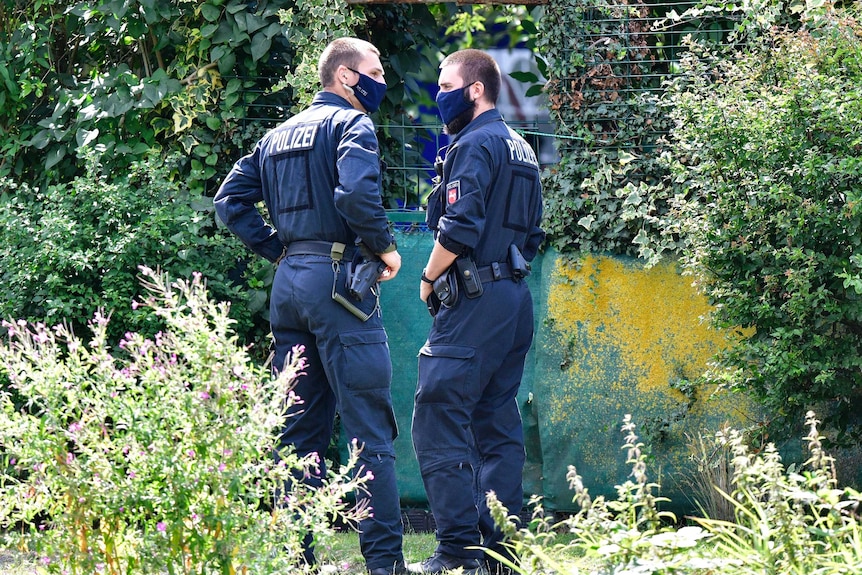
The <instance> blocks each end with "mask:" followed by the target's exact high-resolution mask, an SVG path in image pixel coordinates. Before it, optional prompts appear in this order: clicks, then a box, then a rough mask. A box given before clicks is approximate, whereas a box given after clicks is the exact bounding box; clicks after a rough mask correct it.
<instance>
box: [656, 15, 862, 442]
mask: <svg viewBox="0 0 862 575" xmlns="http://www.w3.org/2000/svg"><path fill="white" fill-rule="evenodd" d="M812 6H813V4H812ZM826 6H827V8H828V5H826ZM763 9H764V11H765V12H764V13H763V14H762V17H763V18H764V19H768V17H769V16H770V15H771V14H772V13H771V12H769V10H770V9H771V3H766V5H765V7H764V8H763ZM758 14H759V12H757V11H752V12H751V13H750V14H749V15H748V16H749V19H750V20H751V21H760V19H759V18H757V16H758ZM803 24H804V25H803V26H802V27H801V28H800V29H799V30H796V31H791V30H787V29H783V28H778V27H775V28H770V29H769V30H768V31H767V32H765V33H763V34H761V35H759V36H753V35H752V36H751V37H749V38H748V40H747V44H746V48H745V49H744V50H739V51H738V52H735V53H733V54H724V53H722V52H711V51H709V50H706V49H697V48H696V47H694V46H693V52H692V54H691V55H690V56H689V57H687V58H686V59H685V60H684V61H683V62H682V66H683V68H684V70H685V74H684V75H683V76H681V77H680V79H679V80H678V82H677V83H676V84H675V86H674V87H673V89H672V90H671V92H670V100H671V103H672V110H673V118H674V121H675V128H674V129H673V131H672V134H671V136H672V139H671V145H672V160H673V161H672V162H670V166H671V168H672V170H673V173H674V178H675V179H676V180H677V181H679V182H682V183H683V185H684V186H685V187H686V188H687V194H688V195H687V198H686V200H685V201H681V202H680V203H679V204H678V206H677V208H678V209H676V211H675V212H674V213H673V214H672V215H671V216H670V217H668V218H666V220H665V221H666V223H667V226H666V228H665V231H666V232H667V233H669V234H677V235H679V236H681V237H684V238H685V240H686V242H687V248H686V250H685V257H686V261H685V263H686V267H687V269H688V270H689V271H691V272H692V273H694V274H695V275H696V277H697V281H698V284H699V286H700V287H701V288H702V290H703V291H704V293H705V294H706V295H707V297H708V298H709V300H710V302H711V303H712V304H713V305H714V313H713V314H712V318H711V319H712V321H713V323H714V325H717V326H718V327H722V328H735V327H742V328H749V333H750V334H751V335H750V337H746V338H742V339H741V341H740V343H739V344H737V345H734V346H731V347H729V348H728V350H727V352H726V353H723V355H722V356H721V357H720V360H719V369H717V370H716V373H715V374H714V376H715V377H718V378H721V379H723V380H725V381H726V382H727V383H728V384H729V385H731V386H732V387H734V388H738V389H742V390H745V391H746V392H749V393H751V394H752V395H753V396H754V397H755V398H757V399H759V400H760V401H761V402H762V404H763V405H764V407H765V414H766V415H767V417H768V418H769V419H771V423H772V426H771V430H772V431H773V432H774V433H776V434H783V436H784V437H786V436H787V435H788V432H787V430H788V425H789V423H790V422H798V421H802V416H803V414H804V413H805V412H806V411H807V410H808V409H810V408H816V409H817V411H818V412H821V413H823V416H824V417H823V418H824V425H825V426H826V427H827V428H828V429H832V430H837V431H838V434H837V435H835V434H830V439H831V440H835V441H839V442H847V441H854V439H853V437H854V436H855V437H857V438H858V436H859V434H860V433H862V429H861V428H860V427H859V425H858V421H855V420H854V417H855V414H857V413H858V412H859V407H860V403H862V396H860V389H862V233H860V231H862V202H860V200H862V194H860V192H862V187H860V182H862V153H860V151H862V136H860V132H859V129H858V127H859V126H860V125H862V25H860V23H859V21H858V20H857V19H855V18H854V16H853V15H852V13H848V12H838V11H834V10H825V11H824V8H822V7H821V8H817V9H816V10H814V9H812V10H811V11H808V12H804V13H803ZM731 56H732V57H731ZM848 434H849V435H848Z"/></svg>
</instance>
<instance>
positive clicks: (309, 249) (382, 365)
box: [215, 38, 406, 575]
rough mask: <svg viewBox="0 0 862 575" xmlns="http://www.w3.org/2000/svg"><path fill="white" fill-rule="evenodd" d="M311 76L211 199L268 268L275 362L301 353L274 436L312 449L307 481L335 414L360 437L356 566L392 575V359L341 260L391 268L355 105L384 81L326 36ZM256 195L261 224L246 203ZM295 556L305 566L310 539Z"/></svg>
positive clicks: (371, 161) (374, 62) (364, 124)
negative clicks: (304, 95) (289, 401)
mask: <svg viewBox="0 0 862 575" xmlns="http://www.w3.org/2000/svg"><path fill="white" fill-rule="evenodd" d="M318 72H319V76H320V81H321V84H322V86H323V90H322V91H320V92H318V93H317V94H316V96H315V97H314V100H313V101H312V103H311V105H310V106H309V107H308V108H307V109H306V110H304V111H302V112H301V113H299V114H297V115H296V116H294V117H292V118H290V119H289V120H287V121H286V122H284V123H282V124H281V125H279V126H278V127H276V128H274V129H273V130H271V131H270V132H269V133H267V134H266V135H265V136H264V137H263V138H262V139H261V140H260V141H259V142H258V143H257V144H256V146H255V147H254V150H253V151H252V152H251V153H250V154H248V155H247V156H245V157H243V158H241V159H240V160H239V161H238V162H237V163H236V164H235V165H234V166H233V168H232V170H231V171H230V173H229V174H228V175H227V177H226V178H225V180H224V182H223V183H222V185H221V187H220V189H219V191H218V193H217V194H216V196H215V207H216V211H217V213H218V215H219V217H220V218H221V219H222V221H224V223H225V224H226V225H227V227H228V228H229V229H230V230H231V231H232V232H233V233H234V234H236V235H237V236H238V237H239V238H240V239H241V240H242V241H243V242H244V243H245V245H246V246H248V248H249V249H251V250H252V251H253V252H255V253H256V254H258V255H260V256H262V257H264V258H266V259H268V260H270V261H272V262H275V263H276V265H277V269H276V272H275V278H274V280H273V286H272V294H271V305H270V321H271V327H272V333H273V337H274V340H275V357H274V364H273V365H274V367H275V369H279V368H281V367H283V366H284V362H285V358H286V357H287V356H288V354H289V353H290V352H291V350H292V349H294V347H295V346H302V349H303V350H304V352H303V356H304V358H305V360H306V367H305V369H304V374H303V375H301V376H300V377H299V378H298V379H297V382H296V387H295V388H294V390H295V392H296V394H297V395H298V396H299V397H300V398H301V399H302V400H303V403H302V405H301V406H300V407H299V408H297V410H296V412H295V413H293V414H292V416H291V417H289V418H288V420H287V424H286V426H285V429H284V433H283V436H282V442H283V444H284V445H293V446H294V447H295V448H296V451H297V453H298V454H299V455H306V454H310V453H317V454H318V455H320V458H321V466H320V471H319V475H316V476H314V477H312V478H311V479H310V480H309V481H310V482H311V483H319V482H320V481H321V478H322V477H324V476H325V472H326V470H325V466H324V464H323V463H324V462H323V454H324V453H325V452H326V449H327V447H328V446H329V442H330V438H331V433H332V425H333V421H334V417H335V413H336V411H337V412H338V413H340V415H341V422H342V425H343V431H344V434H345V436H346V437H349V438H356V440H357V441H358V442H359V444H360V445H361V446H362V452H361V456H360V462H359V463H360V465H362V466H363V467H364V469H365V470H367V471H370V472H371V474H372V476H373V479H371V480H370V481H369V482H368V483H366V485H365V487H366V488H367V491H363V492H360V493H357V494H356V496H357V498H358V500H359V501H360V502H362V500H363V499H367V502H368V503H369V504H370V506H371V508H372V515H371V516H370V517H369V518H368V519H365V520H363V521H361V523H360V525H359V530H360V536H359V540H360V547H361V549H362V554H363V556H364V558H365V562H366V567H367V569H368V570H369V572H370V573H371V574H372V575H389V574H393V573H395V574H397V573H403V572H405V570H406V569H405V567H404V558H403V554H402V546H401V545H402V524H401V511H400V505H399V496H398V490H397V486H396V483H395V450H394V447H393V440H394V439H395V437H396V435H397V427H396V422H395V414H394V411H393V409H392V399H391V395H390V384H391V379H392V364H391V362H390V356H389V347H388V343H387V336H386V332H385V331H384V329H383V324H382V320H381V317H380V310H379V299H378V298H377V297H376V295H377V291H376V288H375V289H372V290H371V292H370V293H367V294H365V295H364V296H362V298H361V299H358V298H357V297H355V296H354V295H351V293H350V292H349V290H348V289H347V281H348V280H347V273H348V269H349V268H352V267H353V266H352V265H348V264H353V263H361V262H360V258H361V256H362V253H364V254H365V255H366V256H371V257H372V259H376V258H374V257H373V255H376V256H377V258H379V259H380V260H381V261H382V262H383V264H385V265H384V266H382V267H384V269H383V270H382V275H381V277H380V281H386V280H390V279H392V278H393V277H395V275H396V274H397V273H398V270H399V268H400V267H401V256H400V255H399V253H398V251H397V249H396V245H395V240H394V237H393V235H392V233H391V232H390V230H389V226H388V220H387V216H386V212H385V210H384V207H383V204H382V200H381V197H380V157H379V150H378V142H377V137H376V135H375V131H374V125H373V123H372V121H371V119H370V118H369V117H368V115H367V114H370V113H373V112H374V111H375V110H377V108H378V107H379V105H380V103H381V102H382V100H383V97H384V93H385V91H386V83H385V80H384V76H383V67H382V65H381V63H380V53H379V51H378V50H377V48H375V47H374V46H373V45H372V44H370V43H368V42H365V41H363V40H359V39H356V38H341V39H337V40H335V41H333V42H332V43H331V44H329V45H328V46H327V47H326V49H325V50H324V51H323V53H322V55H321V56H320V60H319V63H318ZM261 200H262V201H263V202H264V203H265V205H266V209H267V213H268V215H269V219H270V220H271V223H267V222H266V221H265V220H264V219H263V217H262V215H261V213H260V212H259V210H258V209H257V207H256V204H257V203H258V202H259V201H261ZM358 244H361V245H359V247H358ZM360 247H361V248H362V249H361V250H360V249H359V248H360ZM372 254H373V255H372ZM304 558H305V560H306V562H308V563H310V564H313V563H314V554H313V549H311V547H310V545H308V546H307V549H306V552H305V557H304Z"/></svg>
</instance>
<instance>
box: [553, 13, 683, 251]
mask: <svg viewBox="0 0 862 575" xmlns="http://www.w3.org/2000/svg"><path fill="white" fill-rule="evenodd" d="M653 10H654V9H652V8H650V7H649V5H648V4H646V3H643V2H633V3H631V4H619V3H615V2H604V1H602V2H584V1H582V0H566V1H563V2H553V3H551V4H549V5H548V7H547V15H546V17H545V18H544V19H543V20H542V21H541V25H540V26H539V33H540V36H539V39H538V41H537V42H536V49H537V50H538V51H539V52H541V53H542V54H544V58H545V60H546V61H547V62H548V66H547V76H548V82H547V84H546V85H545V91H546V92H547V95H548V101H549V107H550V112H551V117H552V119H553V120H554V121H555V123H556V124H557V133H558V141H559V145H558V147H559V151H560V156H561V158H562V160H561V162H560V163H559V165H558V166H555V167H554V168H553V169H551V170H550V171H549V172H548V173H547V174H546V175H545V180H544V182H545V194H544V195H545V199H546V207H547V209H546V214H547V215H546V228H547V231H548V239H549V241H550V242H551V243H552V245H554V246H555V247H556V248H558V249H559V250H561V251H564V252H577V251H587V252H610V253H616V254H627V255H636V254H637V252H638V245H639V244H640V243H643V242H644V241H645V237H646V236H658V235H659V232H658V228H657V223H658V221H659V220H660V218H661V217H662V216H663V215H664V214H665V213H666V212H667V210H668V205H669V201H670V199H671V198H672V197H673V194H674V192H673V189H672V188H669V187H668V186H667V185H666V178H667V169H666V168H665V167H664V166H663V165H662V164H661V163H659V162H657V161H656V158H657V157H658V156H659V154H660V153H661V148H660V147H659V136H660V135H661V134H662V133H663V132H664V131H666V129H667V128H668V126H669V121H668V119H667V114H666V111H665V110H663V109H662V108H661V107H660V104H659V98H658V95H657V94H656V93H655V92H654V90H655V89H656V88H658V87H659V82H660V78H661V77H662V76H663V75H666V74H667V73H668V66H667V61H666V60H663V59H657V58H656V57H655V50H654V46H650V45H649V44H648V40H649V38H650V37H651V34H650V28H649V25H650V20H649V18H650V17H655V16H656V14H655V13H654V12H653ZM659 15H660V14H659Z"/></svg>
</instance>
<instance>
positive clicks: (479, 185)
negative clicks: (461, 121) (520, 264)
mask: <svg viewBox="0 0 862 575" xmlns="http://www.w3.org/2000/svg"><path fill="white" fill-rule="evenodd" d="M426 221H427V223H428V227H429V228H431V229H432V230H435V232H436V237H437V240H438V241H439V242H440V244H441V245H442V246H443V247H444V248H446V249H447V250H449V251H450V252H453V253H456V254H461V253H468V254H469V255H472V256H473V258H474V259H475V261H476V263H477V264H478V265H480V266H485V265H489V264H490V263H491V262H504V261H506V259H507V256H508V250H509V245H510V244H515V245H517V246H518V249H520V250H521V253H522V254H523V256H524V257H525V258H526V259H527V260H532V259H533V258H534V257H535V255H536V252H537V251H538V249H539V245H540V244H541V243H542V241H543V240H544V238H545V232H544V231H543V230H542V228H541V227H540V224H541V221H542V185H541V182H540V179H539V162H538V160H537V159H536V154H535V152H534V151H533V149H532V148H531V147H530V145H529V144H527V142H526V141H525V140H524V139H523V138H522V137H521V136H520V135H518V134H517V133H516V132H514V131H513V130H512V129H511V128H509V126H507V125H506V123H505V122H504V121H503V118H502V116H501V115H500V112H499V111H497V110H496V109H493V110H488V111H486V112H484V113H482V114H481V115H479V116H478V117H477V118H474V119H473V121H472V122H470V123H469V124H467V126H466V127H465V128H464V129H463V130H461V131H460V132H458V134H456V135H455V137H454V139H453V140H452V142H451V143H450V144H449V146H448V149H447V150H446V157H445V159H444V162H443V176H442V180H441V183H440V185H439V186H437V187H436V188H435V190H434V192H433V193H432V194H431V196H430V198H429V200H428V212H427V214H426Z"/></svg>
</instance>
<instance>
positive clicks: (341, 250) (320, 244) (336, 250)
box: [283, 240, 355, 260]
mask: <svg viewBox="0 0 862 575" xmlns="http://www.w3.org/2000/svg"><path fill="white" fill-rule="evenodd" d="M354 249H355V248H354V247H353V246H347V245H346V244H342V243H339V242H324V241H321V240H300V241H296V242H290V243H289V244H287V246H285V248H284V256H283V257H287V256H299V255H303V256H327V257H331V258H332V259H334V260H341V259H343V258H344V254H345V253H348V258H349V257H350V253H352V252H353V250H354Z"/></svg>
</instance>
